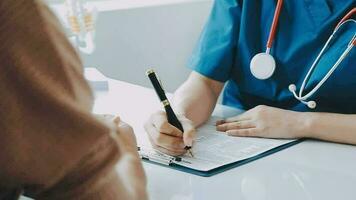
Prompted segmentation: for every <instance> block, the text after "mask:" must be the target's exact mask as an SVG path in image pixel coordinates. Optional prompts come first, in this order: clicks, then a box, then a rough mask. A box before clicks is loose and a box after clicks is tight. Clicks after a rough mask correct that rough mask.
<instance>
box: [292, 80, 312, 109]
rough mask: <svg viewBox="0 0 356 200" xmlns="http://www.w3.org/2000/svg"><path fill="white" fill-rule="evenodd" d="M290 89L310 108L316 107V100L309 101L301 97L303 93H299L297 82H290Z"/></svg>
mask: <svg viewBox="0 0 356 200" xmlns="http://www.w3.org/2000/svg"><path fill="white" fill-rule="evenodd" d="M288 90H289V91H290V92H291V93H293V95H294V97H295V98H296V99H297V100H298V101H300V102H301V103H303V104H305V105H307V106H308V108H310V109H315V108H316V102H315V101H308V102H306V101H305V99H304V98H303V97H301V94H299V96H298V95H297V86H296V85H295V84H290V85H289V86H288Z"/></svg>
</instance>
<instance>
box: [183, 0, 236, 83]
mask: <svg viewBox="0 0 356 200" xmlns="http://www.w3.org/2000/svg"><path fill="white" fill-rule="evenodd" d="M240 18H241V7H240V5H239V3H238V2H237V0H216V1H214V5H213V9H212V11H211V14H210V17H209V19H208V22H207V24H206V25H205V27H204V29H203V32H202V34H201V36H200V39H199V40H198V43H197V45H196V47H195V49H194V51H193V54H192V56H191V58H190V59H189V61H188V67H189V68H191V69H192V70H194V71H196V72H198V73H200V74H202V75H204V76H207V77H209V78H211V79H214V80H217V81H220V82H225V81H227V80H228V79H229V78H230V74H231V73H230V72H231V68H232V66H233V63H234V56H235V49H236V44H237V38H238V30H239V24H240Z"/></svg>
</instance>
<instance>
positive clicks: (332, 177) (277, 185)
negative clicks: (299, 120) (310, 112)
mask: <svg viewBox="0 0 356 200" xmlns="http://www.w3.org/2000/svg"><path fill="white" fill-rule="evenodd" d="M95 95H96V102H95V106H94V112H95V113H112V114H118V115H120V117H121V118H122V119H123V120H124V121H126V122H128V123H130V124H131V125H132V126H133V127H134V130H135V132H136V135H137V137H146V136H145V133H144V130H143V127H142V125H143V123H144V122H145V121H146V119H147V118H148V116H149V115H150V113H152V112H154V111H156V110H157V109H160V108H161V105H160V104H159V102H158V99H157V97H156V95H155V94H154V92H153V90H151V89H147V88H144V87H140V86H136V85H132V84H129V83H125V82H121V81H115V80H110V81H109V91H108V92H96V94H95ZM144 168H145V171H146V174H147V178H148V192H149V195H150V199H152V200H215V199H222V200H230V199H239V200H265V199H271V200H279V199H280V200H285V199H288V200H294V199H295V200H301V199H308V200H313V199H323V200H328V199H330V200H335V199H343V200H347V199H356V147H355V146H351V145H342V144H333V143H328V142H320V141H314V140H308V141H304V142H302V143H301V144H298V145H295V146H293V147H291V148H288V149H286V150H283V151H280V152H278V153H276V154H273V155H271V156H268V157H264V158H262V159H259V160H257V161H254V162H251V163H249V164H246V165H243V166H241V167H238V168H235V169H232V170H229V171H226V172H224V173H221V174H218V175H215V176H213V177H210V178H205V177H199V176H195V175H191V174H187V173H184V172H180V171H176V170H172V169H168V168H165V167H161V166H158V165H154V164H149V163H144Z"/></svg>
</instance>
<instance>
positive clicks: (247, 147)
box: [145, 117, 295, 171]
mask: <svg viewBox="0 0 356 200" xmlns="http://www.w3.org/2000/svg"><path fill="white" fill-rule="evenodd" d="M218 119H219V118H217V117H212V118H211V119H210V120H209V121H208V122H207V123H206V124H204V125H203V126H201V127H200V128H199V129H198V131H197V137H196V140H195V143H194V145H193V148H192V153H193V154H194V157H191V156H190V155H189V154H186V155H183V156H181V158H182V160H181V161H174V163H175V164H177V165H180V166H184V167H187V168H191V169H194V170H199V171H209V170H212V169H215V168H218V167H221V166H225V165H228V164H231V163H235V162H238V161H242V160H245V159H247V158H251V157H254V156H257V155H259V154H261V153H264V152H266V151H269V150H271V149H274V148H276V147H279V146H281V145H284V144H287V143H290V142H293V141H295V140H281V139H266V138H249V137H232V136H228V135H226V134H224V133H222V132H218V131H216V126H215V122H216V121H217V120H218ZM146 148H147V146H146ZM145 151H146V152H147V151H149V154H150V155H151V156H158V157H167V155H165V154H162V153H160V152H157V151H155V150H153V149H145Z"/></svg>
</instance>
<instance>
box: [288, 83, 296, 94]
mask: <svg viewBox="0 0 356 200" xmlns="http://www.w3.org/2000/svg"><path fill="white" fill-rule="evenodd" d="M288 89H289V91H290V92H293V93H294V92H295V91H297V86H296V85H294V84H290V85H289V87H288Z"/></svg>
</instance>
